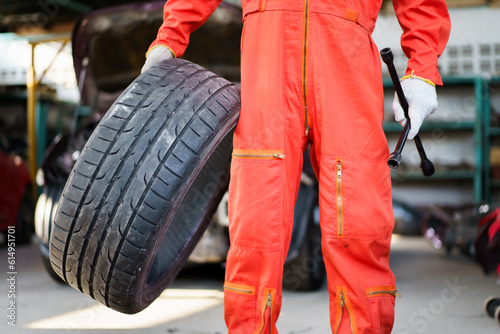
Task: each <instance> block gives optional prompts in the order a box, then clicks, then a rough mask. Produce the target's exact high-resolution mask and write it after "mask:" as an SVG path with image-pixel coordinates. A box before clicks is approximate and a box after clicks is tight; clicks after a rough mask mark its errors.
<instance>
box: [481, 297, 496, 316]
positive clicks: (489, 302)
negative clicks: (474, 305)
mask: <svg viewBox="0 0 500 334" xmlns="http://www.w3.org/2000/svg"><path fill="white" fill-rule="evenodd" d="M499 309H500V297H488V298H487V299H486V300H485V302H484V311H485V312H486V314H487V315H489V316H490V317H491V318H494V317H495V312H496V311H497V310H499ZM498 312H500V311H498ZM497 321H500V320H497Z"/></svg>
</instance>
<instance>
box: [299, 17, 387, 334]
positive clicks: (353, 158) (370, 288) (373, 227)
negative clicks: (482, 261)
mask: <svg viewBox="0 0 500 334" xmlns="http://www.w3.org/2000/svg"><path fill="white" fill-rule="evenodd" d="M309 24H310V40H309V42H308V45H307V48H308V50H310V51H309V53H308V59H309V61H308V64H307V66H308V73H309V74H310V76H309V77H308V79H309V80H308V87H307V89H308V90H307V93H308V96H309V97H310V98H309V99H308V100H309V103H310V106H309V109H310V110H311V111H313V112H312V113H311V122H312V125H311V132H312V137H313V146H314V150H313V152H314V153H313V155H314V156H313V158H314V159H315V160H316V163H317V164H318V166H319V176H320V177H319V182H320V185H319V187H320V189H319V191H320V194H319V196H320V224H321V229H322V249H323V256H324V258H325V265H326V269H327V277H328V290H329V294H330V312H331V317H330V322H331V328H332V332H333V333H354V334H356V333H390V332H391V329H392V325H393V318H394V299H395V295H396V294H397V293H396V287H395V285H396V284H395V278H394V275H393V273H392V272H391V270H390V268H389V251H390V240H391V232H392V229H393V224H394V219H393V216H392V196H391V180H390V171H389V168H388V167H387V163H386V160H387V156H388V155H389V152H388V146H387V141H386V137H385V135H384V132H383V129H382V119H383V89H382V74H381V64H380V60H379V59H380V58H379V52H378V49H377V47H376V45H375V44H374V43H373V41H372V39H371V37H370V32H369V31H367V30H366V29H365V28H363V27H361V26H360V25H358V24H357V23H356V22H353V21H350V20H346V19H344V18H340V17H336V16H332V15H325V14H318V13H311V16H310V21H309Z"/></svg>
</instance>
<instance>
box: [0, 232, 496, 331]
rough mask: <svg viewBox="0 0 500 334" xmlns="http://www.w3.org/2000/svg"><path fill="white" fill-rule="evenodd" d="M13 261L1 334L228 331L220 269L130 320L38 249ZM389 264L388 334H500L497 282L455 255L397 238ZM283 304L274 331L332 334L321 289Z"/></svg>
mask: <svg viewBox="0 0 500 334" xmlns="http://www.w3.org/2000/svg"><path fill="white" fill-rule="evenodd" d="M7 258H8V254H7V249H6V248H5V247H3V248H2V249H0V261H1V263H0V268H1V269H2V273H3V277H5V276H6V275H7V272H8V271H9V270H8V268H7ZM16 262H17V263H16V265H17V268H16V269H17V275H16V285H15V289H16V326H15V327H12V326H10V325H9V324H8V321H9V319H8V317H6V315H7V314H8V310H7V309H6V308H7V307H8V306H9V301H10V300H11V299H9V297H8V291H9V284H8V283H9V282H8V281H7V279H8V278H9V276H8V275H7V279H2V280H1V281H0V305H3V306H2V307H1V308H2V309H3V314H4V315H3V316H2V317H0V333H8V334H10V333H13V334H14V333H44V334H45V333H47V334H59V333H65V334H66V333H67V334H76V333H78V334H107V333H141V334H142V333H144V334H150V333H155V334H160V333H175V334H215V333H226V329H225V325H224V320H223V313H222V312H223V294H222V290H221V287H222V283H223V271H222V270H221V269H217V268H214V267H203V268H199V269H197V270H190V271H188V272H185V273H183V274H182V275H181V276H180V277H178V279H176V281H175V282H174V284H173V285H172V286H171V288H170V289H168V290H167V291H166V292H164V293H163V294H162V295H161V297H160V298H159V299H158V300H157V301H155V302H154V303H153V304H152V305H151V306H150V307H149V308H147V309H146V310H145V311H143V312H141V313H140V314H137V315H133V316H130V315H124V314H120V313H118V312H115V311H112V310H109V309H107V308H106V307H104V306H102V305H101V304H99V303H97V302H95V301H94V300H92V299H91V298H89V297H87V296H86V295H84V294H82V293H80V292H78V291H76V290H74V289H73V288H71V287H69V286H65V285H62V284H58V283H56V282H54V281H53V280H52V279H51V278H49V276H48V275H47V274H46V273H45V271H44V268H43V266H42V263H41V260H40V255H39V253H38V248H37V246H36V245H32V246H25V247H18V248H17V249H16ZM391 262H392V268H393V270H394V272H395V274H396V277H397V279H398V290H399V292H400V293H401V294H402V295H403V297H402V298H401V299H397V301H396V322H395V326H394V331H393V333H403V334H404V333H407V334H409V333H439V334H442V333H481V334H488V333H499V332H500V326H499V325H498V324H497V323H496V322H495V321H494V320H493V319H490V318H488V317H487V316H486V315H485V314H484V312H483V302H484V300H485V298H486V297H488V296H490V295H495V294H496V295H497V296H500V286H499V285H496V280H497V277H496V276H494V275H491V276H484V275H483V274H482V272H481V269H480V267H479V265H478V264H476V263H474V262H473V261H472V260H470V259H468V258H466V257H464V256H462V255H460V254H452V255H451V256H448V255H446V254H445V253H444V251H438V250H435V249H433V248H432V247H431V246H430V245H429V244H428V242H427V241H425V240H424V239H423V238H420V237H399V236H395V238H394V241H393V248H392V257H391ZM209 269H210V270H209ZM214 269H215V270H214ZM209 271H210V272H209ZM283 303H284V306H283V309H282V313H281V316H280V319H279V321H278V329H279V330H280V333H282V334H284V333H287V334H292V333H330V328H329V319H328V295H327V291H326V286H325V287H323V288H322V289H321V290H319V291H316V292H311V293H299V292H290V291H285V292H284V296H283Z"/></svg>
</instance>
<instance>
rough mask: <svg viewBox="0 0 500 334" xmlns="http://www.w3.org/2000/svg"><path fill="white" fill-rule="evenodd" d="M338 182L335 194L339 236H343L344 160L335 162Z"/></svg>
mask: <svg viewBox="0 0 500 334" xmlns="http://www.w3.org/2000/svg"><path fill="white" fill-rule="evenodd" d="M335 171H336V177H337V179H336V182H335V188H336V189H335V195H336V201H337V236H338V237H339V238H341V237H342V236H343V235H344V196H343V189H342V160H340V159H337V162H335Z"/></svg>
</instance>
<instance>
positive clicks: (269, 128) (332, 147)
mask: <svg viewBox="0 0 500 334" xmlns="http://www.w3.org/2000/svg"><path fill="white" fill-rule="evenodd" d="M393 2H394V8H395V11H396V15H397V18H398V20H399V23H400V25H401V27H402V28H403V35H402V38H401V45H402V48H403V50H404V52H405V54H406V55H407V56H408V58H409V60H408V65H407V70H406V75H405V77H403V78H402V86H403V90H404V91H405V94H406V96H407V99H408V103H409V116H410V120H411V131H410V135H409V138H410V139H411V138H413V137H414V136H415V134H416V133H417V132H418V129H419V127H420V125H421V124H422V121H423V120H424V118H426V117H427V116H428V115H429V114H431V113H432V112H433V111H434V110H435V109H436V107H437V98H436V88H435V85H441V84H442V81H441V78H440V75H439V73H438V66H437V64H438V63H437V62H438V57H439V55H440V54H441V53H442V52H443V50H444V47H445V45H446V43H447V40H448V36H449V32H450V19H449V15H448V10H447V8H446V4H445V0H394V1H393ZM219 3H220V0H169V1H168V2H167V3H166V4H165V8H164V22H163V25H162V26H161V28H160V30H159V32H158V36H157V38H156V40H155V41H154V42H153V43H152V45H151V47H150V49H149V51H148V53H147V59H146V63H145V66H144V68H143V70H145V69H147V68H149V67H151V66H153V65H155V64H157V63H158V62H160V61H162V60H164V59H167V58H171V57H181V56H182V54H183V52H184V50H185V49H186V47H187V45H188V40H189V35H190V33H191V32H192V31H193V30H195V29H197V28H198V27H199V26H200V25H201V24H203V22H205V21H206V19H207V18H208V17H209V16H210V14H211V13H212V12H213V11H214V10H215V8H216V7H217V6H218V5H219ZM381 3H382V0H349V1H340V0H242V6H243V21H244V28H243V34H242V42H241V45H242V48H241V52H242V53H241V115H240V118H239V122H238V125H237V127H236V132H235V136H234V151H233V160H232V165H231V182H230V187H229V218H230V226H229V232H230V242H231V247H230V250H229V254H228V257H227V268H226V278H225V280H226V282H225V285H224V290H225V294H224V306H225V311H224V312H225V320H226V324H227V326H228V328H229V333H231V334H239V333H242V334H250V333H277V332H278V331H277V329H276V320H277V319H278V315H279V313H280V309H281V295H282V288H281V286H282V276H283V263H284V261H285V258H286V256H287V251H288V246H289V242H290V237H291V233H292V224H293V209H294V203H295V200H296V195H297V191H298V187H299V182H300V176H301V170H302V154H303V152H304V150H305V149H306V148H307V147H308V146H309V145H311V158H312V161H313V165H314V167H315V171H316V174H317V176H318V179H319V194H320V195H319V196H320V198H319V201H320V202H319V204H320V216H321V229H322V249H323V256H324V259H325V265H326V269H327V277H328V291H329V294H330V323H331V329H332V332H334V333H354V334H355V333H389V332H391V329H392V326H393V322H394V304H395V300H394V299H395V295H397V292H396V286H395V285H396V283H395V278H394V275H393V273H392V272H391V270H390V268H389V248H390V240H391V231H392V229H393V224H394V220H393V216H392V206H391V205H392V197H391V179H390V173H389V168H388V166H387V162H386V161H387V157H388V155H389V152H388V145H387V141H386V138H385V135H384V132H383V130H382V118H383V91H382V74H381V63H380V56H379V51H378V49H377V46H376V45H375V44H374V42H373V41H372V39H371V32H372V31H373V28H374V25H375V21H376V18H377V15H378V12H379V9H380V7H381ZM393 109H394V112H395V116H396V120H397V121H398V122H400V123H402V124H404V122H405V119H404V114H403V111H402V109H401V106H400V105H399V101H398V99H397V98H395V101H394V104H393Z"/></svg>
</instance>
